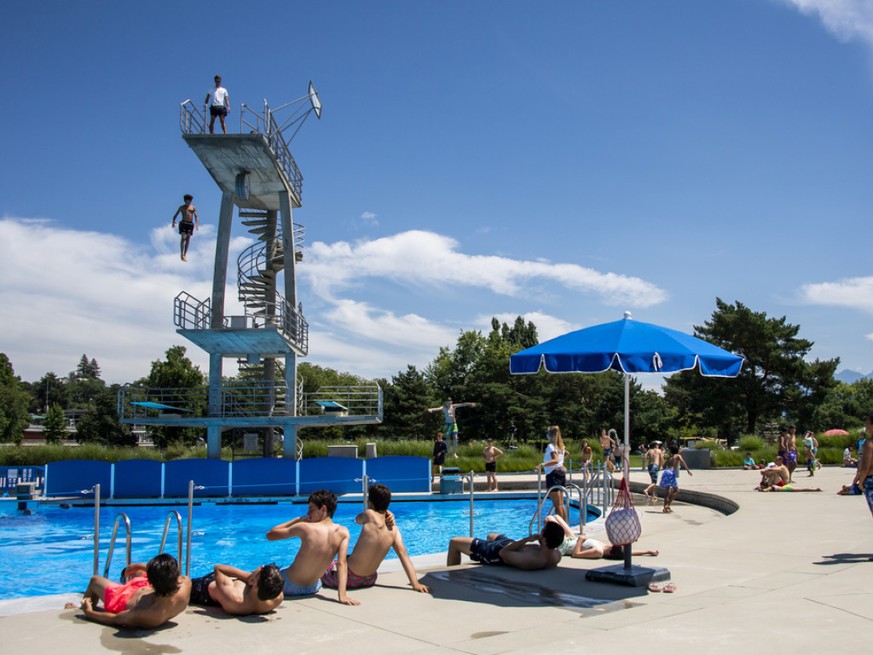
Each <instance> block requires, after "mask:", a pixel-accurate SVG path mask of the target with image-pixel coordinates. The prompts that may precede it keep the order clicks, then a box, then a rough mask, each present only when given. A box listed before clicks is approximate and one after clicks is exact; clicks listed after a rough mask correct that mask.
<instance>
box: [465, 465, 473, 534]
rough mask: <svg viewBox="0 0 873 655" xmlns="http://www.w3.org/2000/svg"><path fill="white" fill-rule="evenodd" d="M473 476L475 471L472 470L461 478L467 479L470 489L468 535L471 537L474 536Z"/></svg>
mask: <svg viewBox="0 0 873 655" xmlns="http://www.w3.org/2000/svg"><path fill="white" fill-rule="evenodd" d="M475 477H476V473H474V472H473V471H470V472H469V473H467V475H465V476H463V478H464V479H465V480H467V484H468V488H469V490H470V536H471V537H473V536H475V534H476V533H475V532H474V523H475V519H474V516H475V514H474V510H475V498H474V494H473V478H475Z"/></svg>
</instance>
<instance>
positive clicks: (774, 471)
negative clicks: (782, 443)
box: [755, 455, 790, 491]
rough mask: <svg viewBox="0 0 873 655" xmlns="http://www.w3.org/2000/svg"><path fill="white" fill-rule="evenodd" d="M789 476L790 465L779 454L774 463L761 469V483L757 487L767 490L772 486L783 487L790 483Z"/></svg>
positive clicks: (759, 489)
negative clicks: (786, 464)
mask: <svg viewBox="0 0 873 655" xmlns="http://www.w3.org/2000/svg"><path fill="white" fill-rule="evenodd" d="M789 476H790V473H789V471H788V467H787V466H785V464H784V463H783V462H782V457H780V456H779V455H777V456H776V460H775V463H774V465H773V466H769V465H768V466H767V468H765V469H763V470H762V471H761V483H760V484H759V485H758V486H757V487H755V488H756V489H757V490H758V491H765V490H767V489H769V488H770V487H783V486H785V485H786V484H788V479H789Z"/></svg>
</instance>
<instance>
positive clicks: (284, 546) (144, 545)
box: [0, 498, 578, 600]
mask: <svg viewBox="0 0 873 655" xmlns="http://www.w3.org/2000/svg"><path fill="white" fill-rule="evenodd" d="M14 507H15V506H14V505H12V504H10V506H9V507H8V508H7V509H0V600H2V599H8V598H17V597H22V596H40V595H47V594H59V593H68V592H80V591H82V590H83V589H84V588H85V585H86V584H87V581H88V578H89V577H90V575H91V573H92V569H93V561H94V541H93V533H94V509H93V508H88V507H74V508H71V509H61V508H58V507H53V506H48V505H44V506H41V507H39V508H38V509H36V510H34V512H33V514H31V515H28V516H26V515H24V514H23V513H21V512H18V511H16V510H15V509H14ZM173 509H176V510H178V511H179V513H180V514H181V515H182V520H183V522H184V521H185V518H186V512H187V508H186V507H169V506H150V507H146V506H126V507H103V508H102V509H101V513H100V569H99V573H100V574H102V573H103V567H104V565H105V562H106V556H107V551H108V549H109V540H110V537H111V536H112V527H113V525H114V523H115V518H116V516H117V515H118V513H119V512H124V513H125V514H127V515H128V516H129V517H130V521H131V526H132V533H133V540H132V542H133V546H132V558H133V561H146V560H148V559H149V558H150V557H152V556H154V555H156V554H157V552H158V547H159V546H160V542H161V535H162V533H163V528H164V522H165V520H166V517H167V514H168V513H169V512H170V511H172V510H173ZM391 510H392V511H393V512H394V515H395V516H396V517H397V524H398V525H399V526H400V528H401V530H402V532H403V540H404V542H405V544H406V547H407V550H408V551H409V553H410V555H413V556H415V555H425V554H429V553H440V552H443V551H445V550H446V549H447V546H448V542H449V539H450V538H451V537H456V536H467V535H469V531H470V503H469V500H468V499H466V498H465V499H463V500H443V501H414V502H413V501H410V502H397V501H395V502H393V503H392V504H391ZM360 511H361V504H360V503H340V504H339V506H338V507H337V511H336V514H335V515H334V521H336V522H337V523H340V524H342V525H344V526H346V527H347V528H348V529H349V532H350V533H351V543H352V546H354V543H355V541H356V540H357V538H358V535H359V534H360V526H358V525H356V524H355V515H356V514H357V513H358V512H360ZM535 511H536V501H535V500H534V499H530V500H477V501H476V504H475V512H474V522H475V533H476V535H477V536H484V535H485V534H487V533H488V532H503V533H506V534H508V535H510V536H518V537H521V536H523V535H526V534H528V524H529V523H530V520H531V517H532V516H533V514H534V512H535ZM305 512H306V505H304V504H294V505H292V504H290V503H283V504H278V505H201V506H195V507H194V520H193V522H192V530H193V537H192V540H191V575H192V576H199V575H204V574H206V573H208V572H209V571H211V570H212V566H213V565H214V564H216V563H224V564H231V565H233V566H238V567H240V568H243V569H254V568H255V567H256V566H258V565H260V564H263V563H268V562H276V564H278V565H279V566H285V565H287V564H289V563H290V562H291V560H292V559H293V558H294V555H295V554H296V553H297V549H298V546H299V543H300V542H299V540H297V539H290V540H287V541H273V542H270V541H267V540H266V537H265V535H266V533H267V531H268V530H269V529H270V528H271V527H273V526H274V525H278V524H279V523H282V522H284V521H289V520H291V519H292V518H295V517H297V516H301V515H303V514H304V513H305ZM577 518H578V517H577V515H576V512H575V511H573V512H572V513H571V519H572V520H573V522H576V519H577ZM534 529H536V528H534ZM183 541H184V533H183ZM177 549H178V539H177V536H176V528H175V523H173V524H172V525H171V528H170V535H169V537H168V538H167V545H166V548H165V550H166V552H169V553H171V554H173V555H176V554H177ZM393 557H394V553H393V551H392V552H391V553H390V554H389V558H393ZM124 561H125V539H124V530H123V528H120V529H119V534H118V539H117V542H116V547H115V553H114V555H113V557H112V567H111V569H110V573H109V577H110V578H112V579H118V577H119V575H120V572H121V569H122V567H123V566H124ZM182 566H183V567H184V562H183V563H182Z"/></svg>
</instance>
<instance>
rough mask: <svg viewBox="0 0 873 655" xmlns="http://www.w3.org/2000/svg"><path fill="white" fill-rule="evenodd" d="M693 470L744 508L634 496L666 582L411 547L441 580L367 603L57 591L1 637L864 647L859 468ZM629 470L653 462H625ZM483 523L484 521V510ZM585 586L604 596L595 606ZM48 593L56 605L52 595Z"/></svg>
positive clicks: (566, 564) (746, 654)
mask: <svg viewBox="0 0 873 655" xmlns="http://www.w3.org/2000/svg"><path fill="white" fill-rule="evenodd" d="M693 473H694V475H693V477H689V476H688V475H687V474H685V473H684V472H683V474H682V477H681V480H680V481H681V483H682V488H683V489H687V490H689V491H699V492H708V493H711V494H715V495H717V496H720V497H723V498H727V499H728V500H730V501H733V502H735V503H736V504H738V505H739V510H738V511H736V512H734V513H733V514H731V515H729V516H724V515H723V514H721V513H719V512H717V511H716V510H714V509H710V508H708V507H705V506H700V505H690V504H686V503H684V502H682V495H681V494H680V497H679V498H680V500H679V501H677V503H676V504H675V505H674V512H673V513H672V514H663V513H662V512H661V510H660V507H648V506H640V507H638V509H639V510H640V515H641V518H642V523H643V535H642V537H641V539H640V541H639V543H638V544H636V546H637V547H638V548H642V549H648V548H652V549H659V550H660V552H661V555H660V557H658V558H648V557H647V558H637V559H636V560H635V563H637V564H640V565H648V564H651V565H658V566H662V567H666V568H667V569H669V571H670V573H671V575H672V582H673V583H674V584H675V585H676V586H677V591H676V592H675V593H673V594H664V593H650V592H648V591H647V590H646V589H645V587H642V588H631V587H620V586H614V585H607V584H603V583H597V582H589V581H587V580H585V572H586V570H588V569H590V568H598V567H602V566H604V565H605V561H604V560H595V561H585V560H572V559H570V558H565V559H564V560H562V562H561V564H560V566H559V567H558V568H557V569H555V570H550V571H543V572H524V571H517V570H514V569H508V568H502V567H481V566H478V565H472V564H471V565H467V564H465V565H462V566H459V567H453V568H450V569H448V568H446V567H445V556H444V555H439V556H436V555H434V556H424V557H419V558H416V566H417V568H418V572H419V577H421V578H423V581H424V583H425V584H427V585H429V586H430V587H431V589H432V591H433V594H432V595H426V594H417V593H414V592H412V591H411V590H410V589H409V587H408V586H407V583H406V577H405V576H404V575H403V573H402V572H401V571H399V570H397V567H396V565H395V566H387V565H386V567H385V569H384V572H383V573H381V574H380V578H379V583H378V585H377V586H376V587H374V588H372V589H367V590H362V591H357V592H351V595H352V596H353V597H354V598H357V599H358V600H359V601H361V606H359V607H347V606H343V605H340V604H338V603H336V602H335V600H334V599H335V595H334V594H332V593H329V592H327V591H322V592H321V593H320V594H319V595H318V596H316V597H312V598H306V599H298V600H293V601H286V602H285V603H283V605H282V606H281V607H280V608H279V609H278V610H277V611H275V612H274V613H272V614H270V615H268V616H265V617H251V618H248V619H233V618H229V617H226V616H224V615H222V614H220V613H217V612H213V611H211V610H205V609H202V608H195V607H191V608H189V609H188V610H187V611H186V612H185V613H184V614H182V615H180V616H179V617H177V618H176V619H175V620H174V622H173V625H172V627H169V628H165V629H161V630H155V631H119V630H117V629H114V628H109V627H105V626H100V625H97V624H94V623H89V622H86V621H84V620H83V619H82V618H81V613H80V612H79V611H78V610H63V609H61V607H62V605H63V599H62V598H59V597H57V596H54V597H50V598H46V599H41V600H40V599H20V600H12V601H4V602H3V603H0V614H8V613H9V612H10V611H21V610H25V613H18V614H14V615H9V616H3V617H2V618H0V643H2V644H3V650H4V652H8V653H11V652H31V653H48V652H54V651H57V652H70V653H131V654H135V653H143V654H146V653H148V654H154V653H192V654H197V653H239V652H241V651H242V652H246V653H272V652H276V651H279V650H281V651H286V652H293V653H328V652H345V651H349V652H355V653H422V654H427V653H475V654H482V655H489V654H491V653H541V652H543V651H546V650H547V651H549V652H555V653H565V652H571V651H572V650H579V651H584V652H590V653H604V652H617V653H626V652H627V653H629V652H649V651H654V652H664V651H666V652H669V653H670V654H671V655H682V654H686V653H688V654H691V653H693V654H694V655H700V653H706V654H707V655H710V654H718V653H731V654H732V655H737V653H743V655H753V654H756V653H768V654H769V653H772V652H774V651H777V652H778V651H781V650H783V649H785V648H788V649H791V650H794V651H796V652H802V653H806V652H827V653H848V652H850V651H853V652H854V651H857V650H859V649H860V650H863V649H864V646H863V644H864V642H865V641H866V638H865V637H866V634H868V633H867V630H870V629H871V628H873V603H871V602H870V600H871V598H873V595H871V594H873V562H870V561H867V560H868V558H870V557H873V520H871V516H870V511H869V510H868V509H867V505H866V502H865V500H864V498H863V496H861V497H859V496H850V497H843V496H837V495H835V492H836V491H837V490H838V489H839V488H840V486H841V485H842V484H847V483H848V482H850V481H851V478H852V476H853V475H854V471H852V470H849V469H841V468H827V469H823V470H821V471H819V472H818V473H817V474H816V476H815V477H814V478H810V479H807V478H806V473H805V471H801V470H798V472H797V473H798V474H797V476H796V486H820V487H822V489H824V492H823V493H801V494H797V493H794V494H790V493H783V494H777V493H766V494H765V493H758V492H756V491H753V490H752V488H753V487H754V485H755V484H756V483H757V480H758V478H759V476H758V474H757V473H755V472H753V471H737V470H727V471H725V470H720V471H694V472H693ZM531 479H532V480H533V483H534V484H535V477H534V476H531ZM631 480H632V481H637V482H643V481H645V480H647V475H646V474H645V473H642V472H641V471H639V470H636V471H632V472H631ZM810 482H812V483H814V484H810ZM477 526H481V529H479V528H477V531H479V532H482V533H483V534H484V533H485V532H487V531H488V530H487V520H486V519H485V518H484V517H483V518H480V519H477ZM401 527H402V526H401ZM520 528H521V529H520V530H519V532H520V533H521V532H524V527H523V526H520ZM593 536H598V535H597V534H594V535H593ZM411 539H414V535H411V534H405V540H406V541H410V540H411ZM389 564H390V563H389ZM610 564H611V563H610ZM59 574H62V575H70V572H68V571H63V572H59ZM86 578H87V574H86V575H83V576H82V585H83V586H84V584H85V583H86ZM589 599H596V600H597V601H607V602H606V603H605V604H600V605H596V606H594V607H590V606H588V605H590V602H588V601H589ZM46 603H54V604H55V606H54V607H53V608H52V609H45V607H46ZM253 624H258V625H253Z"/></svg>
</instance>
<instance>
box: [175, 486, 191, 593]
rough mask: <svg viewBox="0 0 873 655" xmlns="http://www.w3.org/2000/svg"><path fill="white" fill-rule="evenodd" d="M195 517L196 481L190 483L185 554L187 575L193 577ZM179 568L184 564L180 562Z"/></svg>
mask: <svg viewBox="0 0 873 655" xmlns="http://www.w3.org/2000/svg"><path fill="white" fill-rule="evenodd" d="M193 517H194V480H189V481H188V540H187V545H186V550H187V552H186V553H185V575H186V576H188V577H190V576H191V520H192V519H193ZM179 566H182V563H181V562H179Z"/></svg>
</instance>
